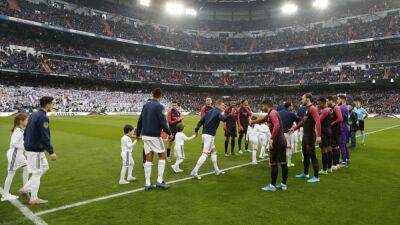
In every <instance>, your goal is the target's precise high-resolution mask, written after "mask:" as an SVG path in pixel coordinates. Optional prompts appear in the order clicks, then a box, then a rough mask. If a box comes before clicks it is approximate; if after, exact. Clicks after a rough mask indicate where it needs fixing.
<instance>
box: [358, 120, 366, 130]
mask: <svg viewBox="0 0 400 225" xmlns="http://www.w3.org/2000/svg"><path fill="white" fill-rule="evenodd" d="M358 129H359V130H361V131H364V129H365V127H364V120H359V121H358Z"/></svg>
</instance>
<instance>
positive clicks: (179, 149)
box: [174, 145, 185, 159]
mask: <svg viewBox="0 0 400 225" xmlns="http://www.w3.org/2000/svg"><path fill="white" fill-rule="evenodd" d="M174 150H175V151H174V155H175V157H176V158H177V159H184V158H185V150H184V149H183V145H175V147H174Z"/></svg>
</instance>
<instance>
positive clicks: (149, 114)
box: [137, 99, 171, 137]
mask: <svg viewBox="0 0 400 225" xmlns="http://www.w3.org/2000/svg"><path fill="white" fill-rule="evenodd" d="M163 111H164V106H163V105H161V104H160V102H159V101H157V100H155V99H150V100H148V101H147V102H146V104H144V106H143V109H142V112H141V113H140V117H139V121H138V123H137V135H140V134H141V135H142V136H149V137H160V136H161V131H165V132H166V133H167V134H168V135H171V130H170V129H169V127H168V124H167V119H166V118H165V115H164V113H163Z"/></svg>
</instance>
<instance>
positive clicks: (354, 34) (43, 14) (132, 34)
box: [1, 0, 400, 52]
mask: <svg viewBox="0 0 400 225" xmlns="http://www.w3.org/2000/svg"><path fill="white" fill-rule="evenodd" d="M3 1H4V0H3ZM9 2H14V3H13V4H11V3H9V6H8V7H7V8H4V6H5V4H4V2H3V6H2V7H3V8H2V9H1V13H3V14H5V15H9V16H15V17H19V18H23V19H28V20H34V21H38V22H43V23H46V24H50V25H57V26H62V27H66V28H74V29H77V30H83V31H87V32H92V33H96V34H103V35H107V36H112V37H118V38H125V39H130V40H136V41H141V42H143V43H148V44H158V45H163V46H170V47H175V48H179V49H186V50H204V51H211V52H254V51H263V50H270V49H280V48H289V47H300V46H307V45H314V44H323V43H334V42H340V41H348V40H355V39H362V38H370V37H382V36H387V35H392V34H398V33H399V25H400V22H399V12H393V13H389V14H388V15H387V16H386V17H383V18H379V19H377V20H374V21H369V22H363V21H361V20H360V19H359V18H353V19H350V20H349V21H348V23H346V24H342V25H340V26H336V27H322V26H315V27H313V28H309V30H308V31H301V32H295V31H293V30H289V29H285V30H281V31H279V32H278V33H277V34H276V35H273V36H262V37H255V38H222V37H219V38H206V37H202V36H196V35H189V34H186V33H184V32H182V31H179V30H175V31H172V30H170V31H166V30H162V29H158V28H155V27H153V26H152V25H148V24H146V25H133V24H128V23H125V22H113V21H108V20H107V21H106V20H104V19H103V18H102V17H101V15H92V16H88V15H83V14H77V13H75V12H72V11H69V10H66V9H63V6H55V5H54V6H49V5H46V4H43V3H40V4H34V3H31V2H28V1H25V0H18V1H16V0H12V1H11V0H10V1H9Z"/></svg>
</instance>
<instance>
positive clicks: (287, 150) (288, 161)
mask: <svg viewBox="0 0 400 225" xmlns="http://www.w3.org/2000/svg"><path fill="white" fill-rule="evenodd" d="M286 159H287V164H288V165H290V164H292V151H291V149H290V148H286Z"/></svg>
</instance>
